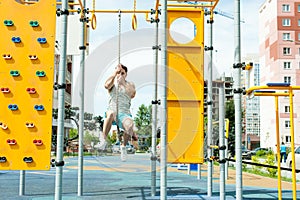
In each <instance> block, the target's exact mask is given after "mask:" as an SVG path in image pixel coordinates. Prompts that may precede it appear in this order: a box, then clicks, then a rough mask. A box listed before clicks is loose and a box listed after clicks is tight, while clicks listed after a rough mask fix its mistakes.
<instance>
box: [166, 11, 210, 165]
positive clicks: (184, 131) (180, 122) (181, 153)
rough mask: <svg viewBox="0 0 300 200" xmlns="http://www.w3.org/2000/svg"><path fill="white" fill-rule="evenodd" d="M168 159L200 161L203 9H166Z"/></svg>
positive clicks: (181, 161)
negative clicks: (167, 30)
mask: <svg viewBox="0 0 300 200" xmlns="http://www.w3.org/2000/svg"><path fill="white" fill-rule="evenodd" d="M168 29H169V32H168V33H169V34H168V47H167V58H168V59H167V60H168V82H167V84H168V89H167V110H168V113H167V114H168V128H167V129H168V139H167V141H168V162H172V163H203V162H204V158H203V157H204V156H203V155H204V154H203V149H204V147H203V141H204V138H203V135H204V117H203V116H204V105H203V102H204V74H203V73H204V69H203V65H204V44H203V43H204V41H203V40H204V11H203V10H202V9H200V8H181V9H175V8H174V9H168Z"/></svg>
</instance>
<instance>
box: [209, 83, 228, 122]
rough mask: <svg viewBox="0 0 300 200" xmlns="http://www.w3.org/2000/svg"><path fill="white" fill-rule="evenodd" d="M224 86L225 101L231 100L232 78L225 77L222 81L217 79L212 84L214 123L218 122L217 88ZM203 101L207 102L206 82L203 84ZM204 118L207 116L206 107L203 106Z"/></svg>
mask: <svg viewBox="0 0 300 200" xmlns="http://www.w3.org/2000/svg"><path fill="white" fill-rule="evenodd" d="M222 84H224V88H225V101H229V100H232V99H233V88H232V86H233V77H225V78H224V80H222V79H221V78H220V79H217V80H214V81H213V82H212V100H213V104H212V113H213V114H212V118H213V120H214V121H218V120H219V88H220V86H221V85H222ZM204 99H205V101H207V81H205V82H204ZM204 116H207V105H204Z"/></svg>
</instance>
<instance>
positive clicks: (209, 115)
mask: <svg viewBox="0 0 300 200" xmlns="http://www.w3.org/2000/svg"><path fill="white" fill-rule="evenodd" d="M211 12H212V11H211ZM211 15H212V14H211ZM208 23H209V24H210V34H209V45H210V47H212V46H213V19H212V18H210V20H209V21H208ZM209 54H210V60H209V64H208V80H207V158H208V159H207V160H208V163H207V196H209V197H210V196H212V186H213V183H212V174H213V172H212V167H213V166H212V164H213V163H212V161H211V160H210V157H211V156H212V148H210V147H209V146H210V145H212V120H213V119H212V105H213V104H212V101H213V99H212V68H213V51H212V50H210V52H209Z"/></svg>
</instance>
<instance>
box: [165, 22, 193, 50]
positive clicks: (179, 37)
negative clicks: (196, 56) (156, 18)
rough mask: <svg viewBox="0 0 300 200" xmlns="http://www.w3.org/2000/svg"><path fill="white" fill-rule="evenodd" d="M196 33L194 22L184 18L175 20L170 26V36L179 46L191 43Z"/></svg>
mask: <svg viewBox="0 0 300 200" xmlns="http://www.w3.org/2000/svg"><path fill="white" fill-rule="evenodd" d="M196 33H197V30H196V26H195V24H194V22H193V21H192V20H190V19H188V18H186V17H180V18H177V19H175V20H174V21H173V22H172V24H171V26H170V35H171V37H172V39H173V40H174V41H175V42H177V43H179V44H187V43H189V42H191V41H193V40H194V38H195V36H196Z"/></svg>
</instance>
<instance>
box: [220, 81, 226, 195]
mask: <svg viewBox="0 0 300 200" xmlns="http://www.w3.org/2000/svg"><path fill="white" fill-rule="evenodd" d="M223 81H224V79H223ZM224 103H225V94H224V82H223V84H222V86H221V87H220V88H219V146H220V147H223V146H224V145H225V141H224V138H225V123H224V122H225V105H224ZM219 154H220V199H221V200H225V198H226V192H225V185H226V184H225V162H227V161H226V160H225V149H223V148H222V149H219Z"/></svg>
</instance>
